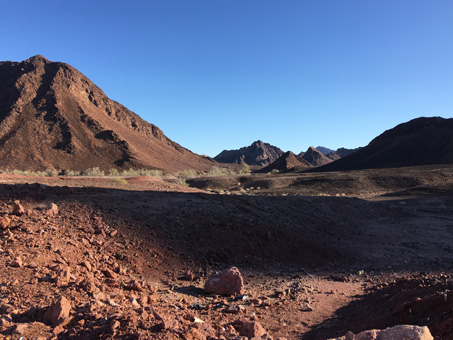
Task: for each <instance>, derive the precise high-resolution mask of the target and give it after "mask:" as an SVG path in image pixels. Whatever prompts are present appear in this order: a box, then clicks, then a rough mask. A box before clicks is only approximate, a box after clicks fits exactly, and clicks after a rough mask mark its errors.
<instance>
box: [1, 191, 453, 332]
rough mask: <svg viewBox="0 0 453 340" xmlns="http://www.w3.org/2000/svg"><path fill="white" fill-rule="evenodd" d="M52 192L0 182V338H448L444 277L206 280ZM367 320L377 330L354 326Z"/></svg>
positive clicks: (203, 272) (229, 276) (226, 275)
mask: <svg viewBox="0 0 453 340" xmlns="http://www.w3.org/2000/svg"><path fill="white" fill-rule="evenodd" d="M63 189H64V191H67V192H74V190H73V189H71V188H66V189H65V188H61V189H59V190H63ZM43 192H44V193H45V195H44V194H42V195H36V193H43ZM57 192H58V191H56V190H54V189H52V188H48V187H46V186H45V185H42V184H27V185H23V186H17V185H16V186H14V185H11V186H3V192H2V198H1V199H0V338H8V339H21V338H23V339H52V338H53V339H57V338H58V339H70V338H72V339H80V338H85V339H110V338H116V339H149V338H152V339H243V340H245V339H280V340H283V339H285V338H286V339H298V338H300V339H304V340H305V339H316V340H317V339H319V340H321V339H322V340H324V339H328V338H332V336H337V337H338V336H342V337H340V338H338V339H342V340H374V339H381V340H384V339H395V340H396V339H404V340H408V339H410V340H412V339H431V338H429V336H431V335H430V334H429V333H430V332H429V331H430V330H431V331H432V332H433V335H435V336H436V339H449V336H450V335H451V334H453V326H452V324H451V320H453V318H452V315H451V313H452V308H453V298H452V294H451V293H450V291H451V289H452V288H453V285H452V283H451V278H450V275H449V274H445V273H438V274H429V275H428V274H426V273H420V274H417V275H411V276H406V278H405V279H400V278H392V277H390V276H380V275H378V274H376V275H371V274H370V275H368V274H366V273H362V272H360V273H355V274H352V273H345V274H344V275H324V276H323V277H318V276H314V275H311V274H308V273H306V272H304V271H303V270H302V269H300V268H299V269H298V271H297V273H293V274H282V273H278V272H272V273H270V274H269V275H268V276H263V277H261V276H260V275H259V274H251V273H250V272H249V273H247V275H245V276H244V277H243V275H241V273H240V272H239V269H237V268H230V269H229V270H226V271H224V272H220V273H219V274H218V275H211V274H213V270H212V268H214V267H215V266H214V267H211V269H209V268H208V269H203V268H200V267H197V266H196V265H193V266H192V267H186V269H184V270H182V267H176V269H175V268H173V267H174V266H173V267H172V265H174V263H173V264H172V263H171V257H169V256H168V254H166V253H165V252H164V251H160V250H159V249H157V248H156V249H150V248H146V247H145V250H143V244H144V243H146V242H144V241H143V239H142V240H141V239H140V238H141V235H140V234H139V233H138V232H137V230H139V229H141V228H139V227H138V226H135V227H134V226H133V223H134V222H132V221H131V222H130V224H131V226H130V227H131V228H127V227H126V226H123V225H122V224H118V225H115V224H113V223H112V221H111V220H108V219H106V218H105V216H104V214H103V212H102V210H101V209H99V208H98V207H96V206H95V205H93V204H87V203H82V202H78V201H77V199H76V198H73V199H71V200H69V199H66V200H62V199H61V198H59V196H58V195H57V194H56V193H57ZM19 193H21V194H20V195H19ZM88 193H91V191H89V190H88V191H87V195H88ZM166 196H168V197H171V196H169V195H166ZM8 197H9V198H8ZM37 197H41V198H37ZM52 197H53V198H54V200H52ZM77 197H79V198H80V197H81V196H77ZM93 197H95V198H96V197H97V196H93ZM17 198H20V201H18V200H17ZM204 199H207V198H204ZM95 200H96V199H95ZM103 204H104V203H103ZM121 204H123V203H121ZM121 204H120V205H119V206H118V208H120V207H121ZM123 208H124V205H123ZM104 209H107V207H104ZM113 226H114V227H113ZM134 228H135V229H134ZM132 231H134V232H137V233H136V236H137V235H138V237H132V236H133V235H132V234H133V233H132ZM168 237H169V238H171V237H173V236H172V235H171V234H168ZM145 245H146V244H145ZM176 251H177V249H173V252H176ZM200 254H202V252H200ZM365 294H368V295H366V296H365ZM364 296H365V298H364V299H363V297H364ZM371 306H372V307H371ZM398 323H401V324H403V323H404V324H408V325H420V326H428V327H429V330H428V328H427V327H421V328H420V332H421V331H423V333H420V332H419V334H418V335H417V332H418V328H416V329H415V328H410V327H412V326H410V327H409V326H407V327H409V328H401V327H402V326H399V327H400V328H397V330H399V333H398V334H399V336H402V337H400V338H397V337H395V335H393V338H388V337H387V338H384V337H383V335H385V334H396V333H391V331H389V330H386V329H384V328H385V327H388V326H393V325H395V324H398ZM375 327H380V328H382V329H383V330H382V331H379V330H372V331H368V332H364V330H365V329H370V330H371V329H372V328H375ZM404 327H406V326H404ZM408 329H409V330H408ZM411 329H412V330H414V329H415V333H413V334H412V335H411V337H408V335H407V334H408V333H407V332H406V330H408V331H410V330H411ZM348 331H352V332H354V333H352V332H349V333H348ZM392 332H395V329H393V331H392ZM405 332H406V333H405ZM414 334H415V335H414ZM416 336H418V337H416Z"/></svg>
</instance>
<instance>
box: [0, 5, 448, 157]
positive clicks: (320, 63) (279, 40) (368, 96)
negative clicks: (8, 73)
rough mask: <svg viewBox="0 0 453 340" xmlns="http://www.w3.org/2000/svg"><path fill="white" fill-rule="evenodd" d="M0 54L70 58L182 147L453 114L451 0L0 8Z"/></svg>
mask: <svg viewBox="0 0 453 340" xmlns="http://www.w3.org/2000/svg"><path fill="white" fill-rule="evenodd" d="M0 13H1V18H2V28H3V29H2V34H1V35H0V60H14V61H22V60H24V59H28V58H29V57H31V56H33V55H36V54H42V55H43V56H45V57H46V58H48V59H50V60H53V61H63V62H66V63H68V64H70V65H72V66H74V67H75V68H77V69H78V70H79V71H81V72H82V73H84V74H85V75H86V76H88V77H89V78H90V79H91V80H92V81H93V82H94V83H95V84H96V85H98V86H99V87H100V88H101V89H102V90H104V92H105V93H106V94H107V95H108V96H109V97H110V98H111V99H114V100H116V101H118V102H120V103H122V104H123V105H125V106H126V107H128V108H129V109H131V110H132V111H134V112H136V113H137V114H138V115H140V116H141V117H142V118H144V119H145V120H147V121H148V122H150V123H153V124H155V125H157V126H158V127H160V128H161V129H162V130H163V131H164V133H165V134H166V135H167V136H168V137H169V138H171V139H173V140H174V141H176V142H178V143H179V144H181V145H183V146H184V147H187V148H189V149H190V150H192V151H194V152H196V153H199V154H206V155H209V156H215V155H217V154H218V153H219V152H220V151H222V150H223V149H236V148H239V147H242V146H246V145H250V144H251V143H252V142H253V141H255V140H257V139H261V140H263V141H264V142H268V143H271V144H273V145H276V146H278V147H280V148H281V149H283V150H285V151H286V150H291V151H294V152H296V153H298V152H300V151H302V150H304V151H305V149H307V148H308V147H309V146H310V145H313V146H318V145H322V146H326V147H330V148H338V147H348V148H352V147H357V146H363V145H366V144H368V143H369V142H370V141H371V139H373V138H374V137H376V136H377V135H379V134H380V133H382V132H383V131H385V130H387V129H389V128H392V127H394V126H395V125H397V124H399V123H403V122H405V121H408V120H410V119H413V118H416V117H420V116H442V117H446V118H447V117H453V1H441V0H433V1H426V0H423V1H420V0H397V1H396V0H322V1H316V0H311V1H304V0H204V1H201V0H159V1H156V0H149V1H145V0H143V1H137V0H128V1H115V0H109V1H94V0H90V1H85V0H79V1H62V0H52V1H51V0H39V1H37V0H22V1H13V0H3V1H0Z"/></svg>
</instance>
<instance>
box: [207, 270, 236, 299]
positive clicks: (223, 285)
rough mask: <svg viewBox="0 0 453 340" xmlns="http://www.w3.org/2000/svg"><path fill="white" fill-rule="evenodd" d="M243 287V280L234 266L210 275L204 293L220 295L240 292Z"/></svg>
mask: <svg viewBox="0 0 453 340" xmlns="http://www.w3.org/2000/svg"><path fill="white" fill-rule="evenodd" d="M243 289H244V280H243V279H242V275H241V273H240V272H239V269H237V268H236V267H231V268H230V269H227V270H224V271H223V272H221V273H219V274H216V275H212V276H210V277H209V278H208V279H207V280H206V282H205V284H204V291H205V292H206V293H215V294H220V295H236V294H241V293H242V290H243Z"/></svg>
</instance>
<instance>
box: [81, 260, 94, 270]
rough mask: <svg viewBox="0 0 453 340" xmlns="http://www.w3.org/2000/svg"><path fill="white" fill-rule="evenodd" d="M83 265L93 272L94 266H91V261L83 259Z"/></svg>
mask: <svg viewBox="0 0 453 340" xmlns="http://www.w3.org/2000/svg"><path fill="white" fill-rule="evenodd" d="M81 265H82V266H84V267H85V268H86V269H87V270H88V271H89V272H91V270H92V267H91V264H90V262H88V261H83V262H82V263H81Z"/></svg>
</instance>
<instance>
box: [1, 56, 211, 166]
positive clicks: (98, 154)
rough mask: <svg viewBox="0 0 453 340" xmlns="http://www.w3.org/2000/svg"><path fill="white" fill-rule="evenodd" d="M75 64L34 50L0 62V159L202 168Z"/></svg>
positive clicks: (200, 161)
mask: <svg viewBox="0 0 453 340" xmlns="http://www.w3.org/2000/svg"><path fill="white" fill-rule="evenodd" d="M211 165H212V162H211V161H209V160H208V159H206V158H204V157H201V156H199V155H196V154H194V153H192V152H190V151H189V150H187V149H185V148H183V147H181V146H180V145H178V144H177V143H175V142H173V141H171V140H170V139H168V138H167V137H166V136H165V135H164V134H163V132H162V131H161V130H160V129H159V128H158V127H156V126H155V125H152V124H150V123H148V122H146V121H144V120H143V119H141V118H140V117H139V116H138V115H136V114H135V113H133V112H132V111H130V110H128V109H127V108H125V107H124V106H122V105H121V104H119V103H117V102H115V101H113V100H111V99H109V98H108V97H107V96H106V95H105V94H104V92H102V90H101V89H99V88H98V87H97V86H96V85H94V84H93V83H92V82H91V81H90V80H89V79H88V78H87V77H86V76H84V75H83V74H82V73H80V72H79V71H77V70H76V69H75V68H73V67H71V66H69V65H67V64H64V63H60V62H50V61H49V60H47V59H46V58H44V57H42V56H39V55H38V56H34V57H32V58H30V59H28V60H25V61H23V62H20V63H19V62H1V63H0V166H1V167H9V168H11V169H12V168H15V169H26V170H38V169H39V170H42V169H45V168H56V169H71V170H84V169H86V168H89V167H95V166H97V167H100V168H101V169H109V168H112V167H116V168H130V167H132V168H142V167H143V168H158V169H162V170H164V171H166V172H171V171H176V170H182V169H188V168H192V169H196V170H205V169H209V168H210V167H211Z"/></svg>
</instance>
